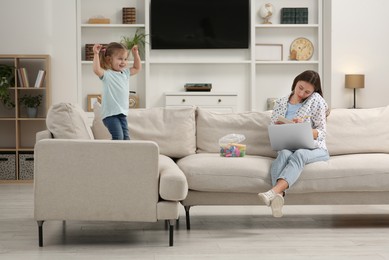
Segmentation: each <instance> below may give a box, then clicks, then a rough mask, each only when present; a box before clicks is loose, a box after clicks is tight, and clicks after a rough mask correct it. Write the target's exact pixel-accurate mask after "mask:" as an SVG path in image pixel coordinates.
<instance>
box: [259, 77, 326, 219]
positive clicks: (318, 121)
mask: <svg viewBox="0 0 389 260" xmlns="http://www.w3.org/2000/svg"><path fill="white" fill-rule="evenodd" d="M327 111H328V105H327V103H326V102H325V100H324V98H323V93H322V89H321V83H320V76H319V74H318V73H317V72H315V71H312V70H307V71H304V72H303V73H301V74H300V75H298V76H297V77H296V78H295V79H294V81H293V85H292V93H291V94H289V95H288V96H286V97H283V98H280V99H278V100H277V101H276V103H275V106H274V109H273V113H272V116H271V123H272V124H282V123H283V122H280V121H278V117H279V116H283V117H286V118H287V119H290V120H292V121H293V122H295V123H301V122H310V123H311V125H312V135H313V138H314V140H315V143H316V146H317V148H316V149H313V150H309V149H298V150H295V151H290V150H286V149H285V150H281V151H278V156H277V158H276V159H275V160H274V161H273V163H272V165H271V169H270V174H271V179H272V185H273V188H272V189H270V190H269V191H267V192H264V193H259V194H258V196H259V197H260V198H261V199H262V200H263V202H264V203H265V204H266V205H267V206H270V207H271V209H272V214H273V216H274V217H282V207H283V206H284V196H285V190H286V189H288V188H290V187H291V186H292V185H293V184H294V183H295V182H296V181H297V179H298V178H299V176H300V174H301V172H302V171H303V168H304V166H305V164H309V163H313V162H317V161H326V160H328V159H329V154H328V151H327V147H326V143H325V137H326V116H327Z"/></svg>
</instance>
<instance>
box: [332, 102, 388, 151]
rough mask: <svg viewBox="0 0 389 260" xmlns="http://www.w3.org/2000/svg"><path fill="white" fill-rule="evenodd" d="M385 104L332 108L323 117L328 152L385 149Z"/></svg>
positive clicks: (386, 143) (386, 126)
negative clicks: (325, 117)
mask: <svg viewBox="0 0 389 260" xmlns="http://www.w3.org/2000/svg"><path fill="white" fill-rule="evenodd" d="M388 122H389V106H387V107H380V108H369V109H333V110H331V113H330V115H329V116H328V118H327V138H326V143H327V148H328V151H329V153H330V155H338V154H353V153H380V152H383V153H389V123H388Z"/></svg>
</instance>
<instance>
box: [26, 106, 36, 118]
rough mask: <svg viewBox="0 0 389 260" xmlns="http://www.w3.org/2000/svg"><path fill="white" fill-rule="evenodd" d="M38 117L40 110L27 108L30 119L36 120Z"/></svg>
mask: <svg viewBox="0 0 389 260" xmlns="http://www.w3.org/2000/svg"><path fill="white" fill-rule="evenodd" d="M37 115H38V108H37V107H28V108H27V116H28V117H29V118H34V117H36V116H37Z"/></svg>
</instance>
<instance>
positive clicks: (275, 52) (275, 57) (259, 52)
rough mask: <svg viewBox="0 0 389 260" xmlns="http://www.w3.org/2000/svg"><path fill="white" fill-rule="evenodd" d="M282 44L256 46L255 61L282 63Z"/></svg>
mask: <svg viewBox="0 0 389 260" xmlns="http://www.w3.org/2000/svg"><path fill="white" fill-rule="evenodd" d="M282 49H283V46H282V44H256V45H255V59H256V60H262V61H282V60H283V54H282Z"/></svg>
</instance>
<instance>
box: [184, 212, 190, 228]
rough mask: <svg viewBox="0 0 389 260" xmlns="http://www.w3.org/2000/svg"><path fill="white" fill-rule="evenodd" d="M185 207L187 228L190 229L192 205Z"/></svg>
mask: <svg viewBox="0 0 389 260" xmlns="http://www.w3.org/2000/svg"><path fill="white" fill-rule="evenodd" d="M184 209H185V215H186V229H187V230H190V217H189V210H190V206H184Z"/></svg>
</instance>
